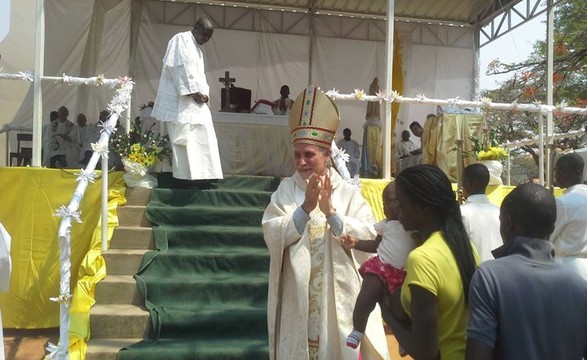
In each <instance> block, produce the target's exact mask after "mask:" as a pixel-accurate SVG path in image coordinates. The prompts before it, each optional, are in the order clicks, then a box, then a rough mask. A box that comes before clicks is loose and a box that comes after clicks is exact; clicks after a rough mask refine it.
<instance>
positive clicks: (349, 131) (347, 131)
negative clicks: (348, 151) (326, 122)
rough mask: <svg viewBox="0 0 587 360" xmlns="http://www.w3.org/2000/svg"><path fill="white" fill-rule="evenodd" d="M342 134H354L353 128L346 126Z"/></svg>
mask: <svg viewBox="0 0 587 360" xmlns="http://www.w3.org/2000/svg"><path fill="white" fill-rule="evenodd" d="M342 134H343V135H346V134H349V135H352V132H351V129H349V128H345V129H344V130H343V131H342Z"/></svg>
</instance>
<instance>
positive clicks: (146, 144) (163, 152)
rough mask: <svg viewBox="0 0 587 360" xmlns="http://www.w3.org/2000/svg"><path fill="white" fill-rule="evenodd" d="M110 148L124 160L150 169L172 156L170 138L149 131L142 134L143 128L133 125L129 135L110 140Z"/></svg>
mask: <svg viewBox="0 0 587 360" xmlns="http://www.w3.org/2000/svg"><path fill="white" fill-rule="evenodd" d="M110 146H111V148H112V149H113V151H116V152H117V153H119V154H120V156H121V157H123V158H128V159H129V160H130V161H132V162H135V163H139V164H141V165H143V166H146V167H149V166H151V165H153V164H154V163H155V162H157V161H158V160H162V159H163V158H164V157H165V156H169V155H170V154H171V149H170V147H169V137H167V136H161V135H159V134H155V133H154V132H153V131H151V130H149V131H147V132H145V133H141V127H140V126H139V125H137V124H134V123H133V128H132V129H131V130H130V131H129V132H128V134H116V135H114V136H113V137H111V138H110Z"/></svg>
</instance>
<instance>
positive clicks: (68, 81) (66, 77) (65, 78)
mask: <svg viewBox="0 0 587 360" xmlns="http://www.w3.org/2000/svg"><path fill="white" fill-rule="evenodd" d="M72 81H73V78H72V77H71V76H69V75H66V74H65V73H63V82H64V83H66V84H67V85H71V83H72Z"/></svg>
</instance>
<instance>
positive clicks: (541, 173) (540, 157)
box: [536, 113, 544, 185]
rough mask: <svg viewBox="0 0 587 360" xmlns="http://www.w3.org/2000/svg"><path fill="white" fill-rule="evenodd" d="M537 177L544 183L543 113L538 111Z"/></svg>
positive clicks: (541, 183)
mask: <svg viewBox="0 0 587 360" xmlns="http://www.w3.org/2000/svg"><path fill="white" fill-rule="evenodd" d="M536 116H538V178H539V179H540V185H544V115H543V114H540V113H538V114H537V115H536Z"/></svg>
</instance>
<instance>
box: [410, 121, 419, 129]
mask: <svg viewBox="0 0 587 360" xmlns="http://www.w3.org/2000/svg"><path fill="white" fill-rule="evenodd" d="M414 126H418V127H422V125H420V123H419V122H417V121H412V123H411V124H410V129H411V128H412V127H414Z"/></svg>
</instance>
